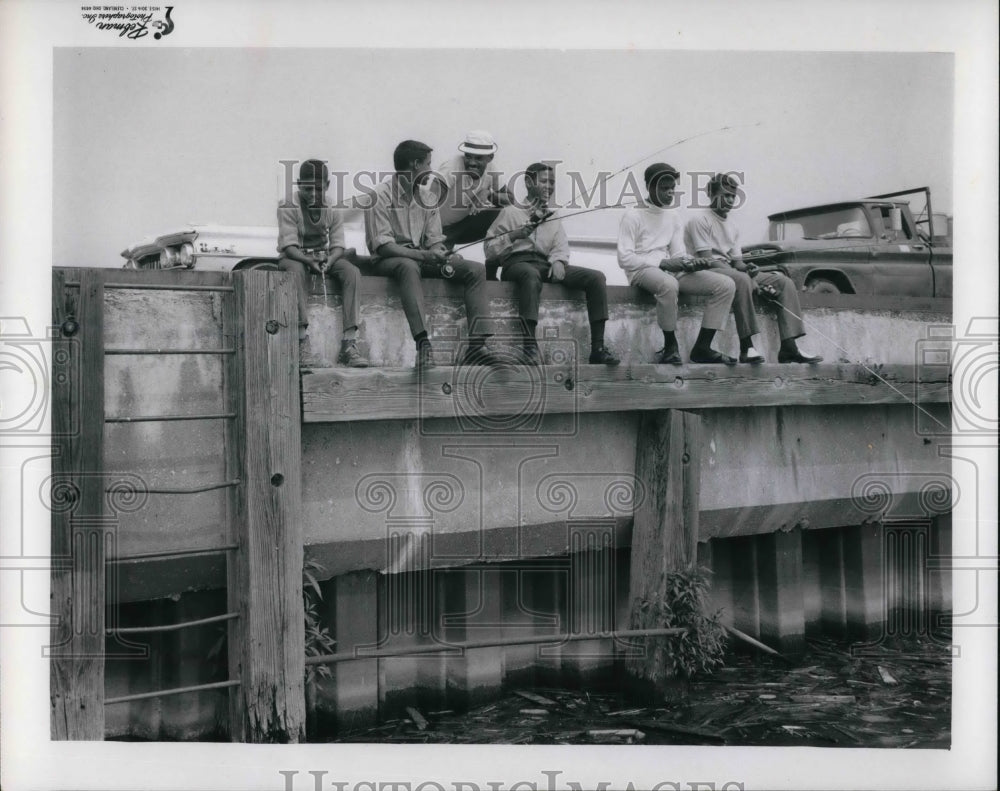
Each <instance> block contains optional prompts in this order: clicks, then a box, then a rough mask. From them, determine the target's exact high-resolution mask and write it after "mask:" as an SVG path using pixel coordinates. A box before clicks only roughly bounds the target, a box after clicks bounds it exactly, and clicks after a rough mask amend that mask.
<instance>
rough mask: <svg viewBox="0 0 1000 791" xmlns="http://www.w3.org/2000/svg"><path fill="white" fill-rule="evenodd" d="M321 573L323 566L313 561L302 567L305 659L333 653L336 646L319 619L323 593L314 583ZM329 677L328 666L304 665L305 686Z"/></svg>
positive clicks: (317, 584) (328, 631)
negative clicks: (318, 679)
mask: <svg viewBox="0 0 1000 791" xmlns="http://www.w3.org/2000/svg"><path fill="white" fill-rule="evenodd" d="M323 571H325V568H324V566H323V564H322V563H319V562H317V561H315V560H306V561H305V563H304V564H303V565H302V610H303V612H304V614H305V625H306V656H307V657H310V656H323V655H324V654H330V653H333V647H334V646H335V645H336V644H337V641H336V640H334V639H333V635H331V634H330V630H329V629H328V628H327V627H325V626H323V624H322V623H321V622H320V618H319V605H320V602H322V601H323V591H322V590H321V589H320V587H319V583H318V582H317V581H316V575H317V574H318V573H321V572H323ZM329 677H330V666H329V665H306V683H307V684H309V685H312V684H314V683H315V682H316V679H317V678H329Z"/></svg>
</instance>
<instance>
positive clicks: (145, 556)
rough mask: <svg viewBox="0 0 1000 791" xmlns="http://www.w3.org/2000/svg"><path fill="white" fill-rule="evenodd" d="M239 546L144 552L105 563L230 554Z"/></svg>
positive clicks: (109, 559)
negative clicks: (221, 553)
mask: <svg viewBox="0 0 1000 791" xmlns="http://www.w3.org/2000/svg"><path fill="white" fill-rule="evenodd" d="M239 548H240V545H239V544H226V545H225V546H223V547H205V548H204V549H175V550H173V551H167V552H144V553H141V554H139V555H124V556H122V557H117V558H106V559H105V561H104V562H105V563H127V562H129V561H132V560H155V559H159V558H180V557H185V556H187V555H217V554H219V553H220V552H230V551H232V550H234V549H239Z"/></svg>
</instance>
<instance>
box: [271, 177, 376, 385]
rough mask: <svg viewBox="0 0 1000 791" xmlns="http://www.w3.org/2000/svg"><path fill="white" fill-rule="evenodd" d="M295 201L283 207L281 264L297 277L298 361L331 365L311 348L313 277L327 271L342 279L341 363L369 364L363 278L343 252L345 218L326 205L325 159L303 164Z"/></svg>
mask: <svg viewBox="0 0 1000 791" xmlns="http://www.w3.org/2000/svg"><path fill="white" fill-rule="evenodd" d="M295 184H296V187H297V188H298V189H297V192H296V199H295V200H294V201H293V203H292V205H288V204H287V203H281V204H279V205H278V252H279V253H281V257H280V258H279V259H278V266H279V267H280V268H281V269H283V270H284V271H286V272H291V273H292V274H293V275H294V276H295V286H296V290H297V293H298V302H299V365H300V366H302V367H304V368H330V367H332V366H331V365H330V363H329V362H327V361H326V360H324V359H322V358H321V357H319V356H318V355H317V354H315V353H314V352H313V351H312V348H311V345H310V343H309V336H308V334H307V328H308V326H309V277H310V275H312V274H317V275H320V276H321V277H325V276H326V273H327V272H332V273H333V276H334V277H335V278H337V280H338V281H339V282H340V288H341V293H342V294H343V302H344V306H343V308H344V338H343V340H342V341H341V345H340V354H339V355H338V356H337V362H339V363H341V364H342V365H347V366H349V367H351V368H367V367H368V360H366V359H365V358H364V357H362V356H361V353H360V352H359V351H358V345H357V337H358V282H359V280H360V278H361V273H360V272H359V271H358V268H357V267H356V266H355V265H354V264H353V263H351V262H350V261H349V260H348V259H347V258H346V257H345V256H344V219H343V217H342V216H341V215H340V213H339V212H338V211H336V210H335V209H333V208H331V207H329V206H327V205H326V199H325V196H326V191H327V190H328V189H329V188H330V174H329V171H328V170H327V167H326V163H325V162H322V161H320V160H318V159H307V160H306V161H305V162H303V163H302V164H301V165H300V166H299V180H298V181H297V182H295Z"/></svg>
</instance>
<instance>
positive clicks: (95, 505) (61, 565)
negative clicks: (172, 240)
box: [42, 270, 109, 741]
mask: <svg viewBox="0 0 1000 791" xmlns="http://www.w3.org/2000/svg"><path fill="white" fill-rule="evenodd" d="M52 281H53V282H52V318H53V322H54V324H55V325H56V327H57V332H56V335H55V341H54V343H53V350H52V351H53V364H54V367H55V370H54V371H53V377H52V435H53V438H54V444H55V451H56V452H55V453H54V454H53V459H52V481H53V485H52V493H51V497H52V521H51V533H52V549H51V556H52V588H51V594H50V598H51V602H52V614H53V615H54V616H55V621H54V622H53V625H52V629H51V639H52V644H51V646H50V647H49V649H48V655H49V657H50V663H49V698H50V716H51V719H50V729H51V734H52V738H53V739H71V740H74V741H85V740H86V741H100V740H103V739H104V628H105V624H104V620H105V619H104V587H105V570H104V559H105V554H106V549H107V541H108V539H109V535H108V532H109V531H108V529H107V528H108V525H107V523H106V521H105V520H104V518H103V514H104V503H105V492H104V486H105V484H104V476H103V475H102V470H103V468H104V458H103V453H104V450H103V449H104V284H103V279H102V278H101V273H100V272H95V271H93V270H83V271H82V272H81V273H80V274H79V281H78V282H79V286H78V287H75V286H69V285H68V284H67V281H68V277H67V273H66V271H65V270H56V271H54V272H53V275H52ZM42 386H44V385H42Z"/></svg>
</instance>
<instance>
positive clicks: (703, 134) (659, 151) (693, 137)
mask: <svg viewBox="0 0 1000 791" xmlns="http://www.w3.org/2000/svg"><path fill="white" fill-rule="evenodd" d="M762 124H763V122H762V121H756V122H755V123H752V124H738V125H736V126H730V125H725V126H720V127H718V128H716V129H707V130H705V131H704V132H698V133H697V134H694V135H689V136H688V137H682V138H679V139H678V140H675V141H674V142H672V143H670V144H669V145H666V146H664V147H663V148H658V149H656V151H653V152H652V153H649V154H645V155H644V156H642V157H640V158H639V159H637V160H636V161H635V162H630V163H629V164H627V165H625V167H623V168H619V169H618V170H616V171H614V172H613V173H608V174H605V175H602V176H601V177H600V181H599V182H598V188H600V187H602V186H604V183H606V182H608V181H610V180H611V179H613V178H614V177H615V176H617V175H619V174H621V173H624V172H625V171H626V170H629V169H630V168H633V167H635V166H636V165H638V164H639V163H641V162H645V161H646V160H647V159H651V158H652V157H655V156H656V155H657V154H662V153H663V152H664V151H669V150H670V149H672V148H676V147H677V146H679V145H683V144H684V143H687V142H690V141H691V140H697V139H698V138H699V137H707V136H708V135H714V134H719V133H721V132H732V131H735V130H736V129H749V128H752V127H756V126H761V125H762ZM636 205H638V204H637V203H631V204H615V205H612V206H597V207H594V208H591V209H584V210H582V211H578V212H572V213H570V214H563V215H560V216H558V217H556V216H553V215H554V212H549V213H548V214H547V215H546V216H545V217H544V218H543V219H541V220H539V221H537V222H528V223H525V224H524V225H522V226H520V228H526V227H529V226H533V227H534V228H537V227H538V226H539V225H542V224H543V223H546V222H551V221H552V220H558V219H569V218H570V217H577V216H580V215H583V214H589V213H590V212H594V211H603V210H605V209H621V208H627V207H628V206H636ZM520 228H512V229H511V230H509V231H504V232H503V233H499V234H494V235H493V236H488V237H486V238H485V239H481V240H479V241H475V242H470V243H468V244H463V245H461V246H460V247H456V248H454V249H453V250H452V252H458V251H459V250H465V249H466V248H469V247H473V246H475V245H477V244H479V243H480V242H487V241H492V240H493V239H499V238H500V237H501V236H507V235H508V234H511V233H515V232H516V231H518V230H520Z"/></svg>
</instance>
